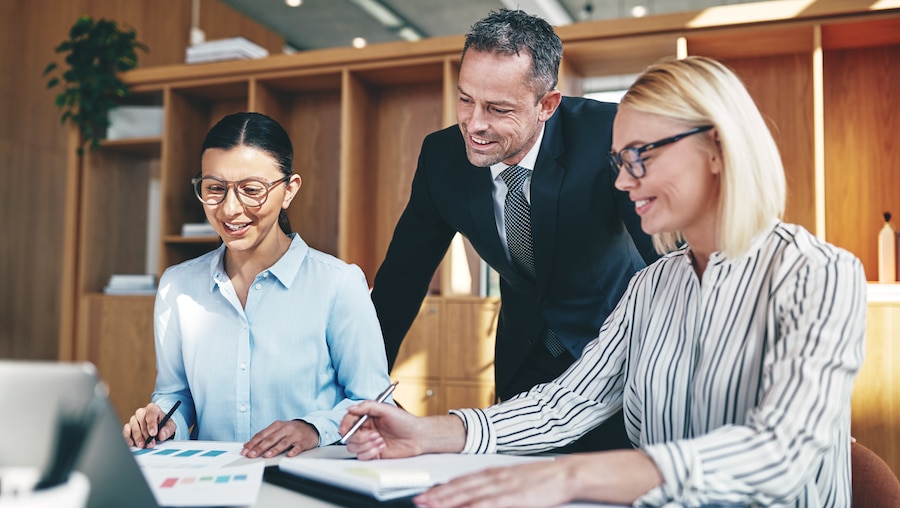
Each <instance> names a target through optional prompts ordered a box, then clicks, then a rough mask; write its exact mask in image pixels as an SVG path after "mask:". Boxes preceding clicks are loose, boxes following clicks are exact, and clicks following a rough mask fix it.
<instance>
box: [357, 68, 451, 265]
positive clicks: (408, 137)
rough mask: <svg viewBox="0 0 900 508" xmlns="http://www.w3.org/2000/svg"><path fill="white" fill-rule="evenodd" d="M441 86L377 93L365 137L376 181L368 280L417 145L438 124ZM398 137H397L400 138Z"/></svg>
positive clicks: (402, 200) (404, 195) (396, 213)
mask: <svg viewBox="0 0 900 508" xmlns="http://www.w3.org/2000/svg"><path fill="white" fill-rule="evenodd" d="M442 93H443V86H442V83H441V82H434V83H425V84H411V85H401V86H392V87H390V88H381V89H379V90H378V93H377V96H378V100H377V111H376V112H374V116H373V117H372V119H371V128H370V130H371V132H370V135H371V136H372V138H373V139H374V143H373V152H372V153H371V156H372V158H373V160H374V162H375V168H377V171H378V173H379V174H380V175H390V176H389V177H387V178H385V177H384V176H382V177H380V178H378V179H377V180H376V181H375V182H374V183H375V187H374V188H372V189H370V192H373V193H374V194H375V195H376V196H377V200H378V202H377V206H375V207H374V210H376V216H375V217H374V224H373V229H374V230H375V232H376V236H375V238H376V242H375V243H374V245H375V253H374V255H375V258H374V259H373V260H372V272H371V274H367V275H370V276H371V277H374V276H375V271H374V270H375V269H377V267H378V266H379V265H380V264H381V261H382V259H384V255H385V253H386V252H387V248H388V244H389V243H390V240H391V237H392V236H393V234H394V226H396V225H397V220H398V219H399V218H400V214H401V213H403V209H404V208H405V207H406V203H407V202H408V201H409V191H410V186H411V184H412V179H413V175H414V174H415V172H416V165H417V163H418V158H419V150H420V149H421V148H422V141H423V140H424V139H425V136H426V135H428V134H429V133H430V132H433V131H436V130H438V129H440V128H441V127H442V124H443V99H442V97H443V96H442ZM400 133H403V134H402V135H400Z"/></svg>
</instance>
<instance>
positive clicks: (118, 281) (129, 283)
mask: <svg viewBox="0 0 900 508" xmlns="http://www.w3.org/2000/svg"><path fill="white" fill-rule="evenodd" d="M103 292H104V293H105V294H108V295H155V294H156V276H155V275H153V274H152V273H142V274H137V275H131V274H120V273H115V274H113V275H111V276H110V277H109V282H108V283H107V284H106V287H105V288H103Z"/></svg>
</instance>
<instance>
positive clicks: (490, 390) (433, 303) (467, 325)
mask: <svg viewBox="0 0 900 508" xmlns="http://www.w3.org/2000/svg"><path fill="white" fill-rule="evenodd" d="M499 312H500V301H499V299H497V298H484V299H483V298H475V297H428V298H426V299H425V302H424V303H423V304H422V308H421V309H420V310H419V315H418V317H417V318H416V320H415V322H414V323H413V326H412V328H411V329H410V331H409V334H408V335H407V336H406V339H405V340H404V341H403V345H402V346H401V347H400V352H399V354H398V356H397V361H396V362H395V364H394V369H393V370H392V371H391V378H393V379H394V380H395V381H400V384H399V385H397V389H396V391H395V392H394V399H395V400H396V401H397V402H398V403H400V404H401V405H402V406H403V407H404V408H406V409H407V410H408V411H410V412H412V413H415V414H419V415H433V414H446V413H447V411H448V410H450V409H454V408H460V407H485V406H489V405H490V404H491V403H493V402H494V400H495V399H496V396H495V393H494V332H495V331H496V329H497V316H498V314H499Z"/></svg>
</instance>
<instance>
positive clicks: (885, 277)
mask: <svg viewBox="0 0 900 508" xmlns="http://www.w3.org/2000/svg"><path fill="white" fill-rule="evenodd" d="M896 270H897V233H896V232H895V231H894V228H893V226H891V214H890V212H884V226H882V227H881V231H879V232H878V282H881V283H887V284H893V283H895V282H897V272H896Z"/></svg>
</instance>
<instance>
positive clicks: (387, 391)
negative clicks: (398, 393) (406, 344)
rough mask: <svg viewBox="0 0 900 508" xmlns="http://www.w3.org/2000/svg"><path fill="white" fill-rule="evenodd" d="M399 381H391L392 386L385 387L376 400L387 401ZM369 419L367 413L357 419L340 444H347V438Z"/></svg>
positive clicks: (379, 401)
mask: <svg viewBox="0 0 900 508" xmlns="http://www.w3.org/2000/svg"><path fill="white" fill-rule="evenodd" d="M397 383H399V381H394V382H393V383H391V385H390V386H388V387H387V388H385V389H384V391H383V392H381V394H380V395H378V398H377V399H375V402H378V403H381V402H384V401H386V400H387V398H388V397H390V396H391V392H393V391H394V388H396V387H397ZM368 419H369V415H367V414H366V415H362V416H361V417H360V418H359V420H357V421H356V423H354V424H353V426H352V427H350V430H348V431H347V433H346V434H344V435H343V436H342V437H341V440H340V441H339V442H340V444H342V445H345V444H347V440H348V439H350V437H351V436H352V435H353V434H355V433H356V431H357V430H359V428H360V427H362V425H363V424H364V423H366V420H368Z"/></svg>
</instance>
